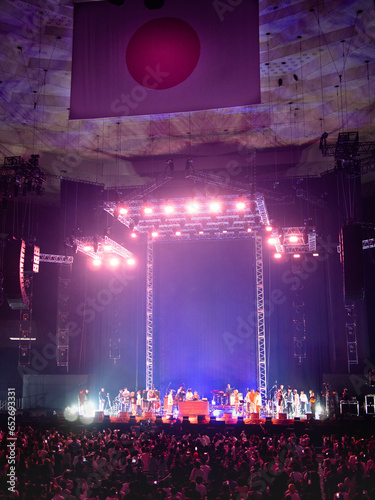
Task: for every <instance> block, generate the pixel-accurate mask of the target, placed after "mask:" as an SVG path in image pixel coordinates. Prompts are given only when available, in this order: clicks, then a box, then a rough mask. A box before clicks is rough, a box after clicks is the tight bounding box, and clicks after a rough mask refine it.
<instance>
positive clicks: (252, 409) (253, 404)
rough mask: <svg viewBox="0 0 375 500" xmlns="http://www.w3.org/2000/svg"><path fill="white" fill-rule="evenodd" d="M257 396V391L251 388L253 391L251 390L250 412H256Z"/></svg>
mask: <svg viewBox="0 0 375 500" xmlns="http://www.w3.org/2000/svg"><path fill="white" fill-rule="evenodd" d="M255 398H256V394H255V391H254V389H251V391H250V413H255V412H256V405H255Z"/></svg>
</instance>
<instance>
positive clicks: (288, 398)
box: [286, 388, 294, 418]
mask: <svg viewBox="0 0 375 500" xmlns="http://www.w3.org/2000/svg"><path fill="white" fill-rule="evenodd" d="M293 401H294V399H293V392H292V389H289V388H288V392H287V394H286V412H287V414H288V418H292V417H293Z"/></svg>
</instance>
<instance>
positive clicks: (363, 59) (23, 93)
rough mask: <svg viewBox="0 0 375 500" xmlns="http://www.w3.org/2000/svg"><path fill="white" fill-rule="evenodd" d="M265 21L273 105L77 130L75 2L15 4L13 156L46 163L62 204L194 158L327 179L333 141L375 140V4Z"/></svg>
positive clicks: (315, 7)
mask: <svg viewBox="0 0 375 500" xmlns="http://www.w3.org/2000/svg"><path fill="white" fill-rule="evenodd" d="M140 1H141V0H140ZM259 11H260V29H259V31H260V33H259V36H260V68H259V71H260V75H261V104H257V105H252V106H248V107H241V108H231V109H213V110H206V111H197V112H191V113H179V114H172V115H157V116H141V117H129V118H121V119H116V118H108V119H96V120H69V105H70V82H71V65H72V34H73V2H72V1H68V0H61V1H58V0H50V1H44V0H30V1H22V0H3V1H2V2H1V4H0V18H1V20H0V43H1V51H0V71H1V77H0V80H1V83H0V89H1V108H0V113H1V125H0V151H1V155H2V156H3V157H8V156H18V155H20V156H22V157H23V158H25V159H26V158H27V157H28V155H30V154H39V155H40V167H41V169H42V170H43V171H44V172H46V173H47V174H48V175H47V182H46V183H45V184H46V194H47V198H46V199H50V200H52V199H53V198H56V194H57V193H58V190H59V177H60V176H63V177H69V178H75V179H81V180H84V181H93V182H99V183H104V184H105V185H106V186H115V185H122V186H123V185H138V184H142V183H144V182H145V178H146V179H147V178H149V176H150V175H156V174H158V173H159V172H160V171H162V170H163V168H164V165H165V161H166V160H167V159H169V158H173V159H174V162H175V169H176V170H181V171H183V170H184V168H185V162H186V158H188V157H193V158H194V162H195V165H196V167H197V168H199V169H200V170H205V169H209V170H213V171H215V170H217V169H218V170H220V169H223V168H224V167H225V165H226V164H227V162H228V161H230V159H231V158H232V157H236V156H238V155H240V157H241V158H242V160H243V162H244V164H245V163H246V162H247V167H248V168H251V169H252V170H255V169H256V175H257V176H258V177H259V178H260V179H261V178H262V177H263V176H264V177H266V176H267V177H268V178H272V177H274V178H275V179H277V178H278V177H279V176H285V175H287V176H293V177H298V176H309V175H312V176H316V175H320V174H322V173H324V172H326V171H327V170H329V169H331V168H333V160H332V158H323V157H322V154H321V151H320V150H319V140H320V138H321V135H322V133H323V132H327V133H328V134H329V136H328V138H329V140H332V141H336V139H337V136H338V133H339V132H341V131H353V130H354V131H358V132H359V137H360V140H361V141H371V140H372V139H373V132H374V96H375V89H374V81H375V64H374V54H375V50H374V42H375V9H374V2H373V1H372V0H330V1H325V0H261V1H260V2H259ZM244 153H245V154H244ZM241 155H242V156H241ZM368 176H370V177H368ZM366 177H367V180H368V179H369V178H370V179H371V182H372V183H373V176H372V174H367V176H366Z"/></svg>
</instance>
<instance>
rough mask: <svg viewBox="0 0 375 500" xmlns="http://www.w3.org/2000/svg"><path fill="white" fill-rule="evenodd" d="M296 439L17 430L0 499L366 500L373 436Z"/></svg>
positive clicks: (374, 466)
mask: <svg viewBox="0 0 375 500" xmlns="http://www.w3.org/2000/svg"><path fill="white" fill-rule="evenodd" d="M63 428H64V427H62V428H61V429H63ZM296 432H297V431H294V430H287V429H282V430H280V431H279V432H277V433H276V432H275V429H267V428H266V427H262V426H242V427H236V426H234V427H232V428H231V429H228V430H225V428H224V429H223V430H222V431H219V430H218V429H215V428H214V427H212V428H208V427H205V428H201V427H199V428H197V430H196V431H195V430H194V426H193V425H188V426H186V425H183V423H176V424H175V425H172V426H168V427H166V426H156V425H155V424H151V423H145V424H144V425H137V426H133V427H128V428H126V429H123V430H119V429H110V428H107V429H100V430H99V429H98V428H95V427H93V428H92V429H83V428H81V429H79V430H78V429H77V430H74V428H72V429H70V430H57V429H56V428H50V429H44V428H41V426H39V427H38V428H36V427H31V426H25V427H19V428H18V430H17V432H16V433H15V436H13V437H15V438H16V440H15V442H16V474H17V478H16V484H15V488H14V490H15V491H14V492H10V491H9V489H8V483H7V477H8V469H9V460H8V458H9V448H8V446H7V445H8V436H7V433H6V432H5V431H4V430H2V431H1V432H0V464H1V467H0V471H1V472H0V491H1V492H2V494H3V496H1V495H0V499H2V498H20V499H23V500H64V499H67V500H72V499H77V498H78V499H81V500H85V499H89V498H91V499H96V500H111V499H118V500H158V499H167V500H189V499H190V500H201V499H206V500H229V499H235V500H241V499H244V500H245V499H246V500H252V499H270V500H272V499H273V500H281V499H291V500H299V499H300V500H323V499H325V500H336V499H341V500H357V499H359V498H361V499H367V500H373V499H375V437H374V436H370V437H369V436H367V437H366V436H359V435H357V436H356V437H354V436H351V437H350V436H349V435H348V434H344V435H342V436H341V435H328V436H325V435H320V436H317V435H315V434H314V433H313V432H311V436H310V435H309V431H306V430H303V431H302V432H300V433H299V434H297V433H296Z"/></svg>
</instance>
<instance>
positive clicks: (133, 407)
mask: <svg viewBox="0 0 375 500" xmlns="http://www.w3.org/2000/svg"><path fill="white" fill-rule="evenodd" d="M136 402H137V398H136V395H135V393H134V392H131V393H130V411H131V412H132V415H135V413H136Z"/></svg>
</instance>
